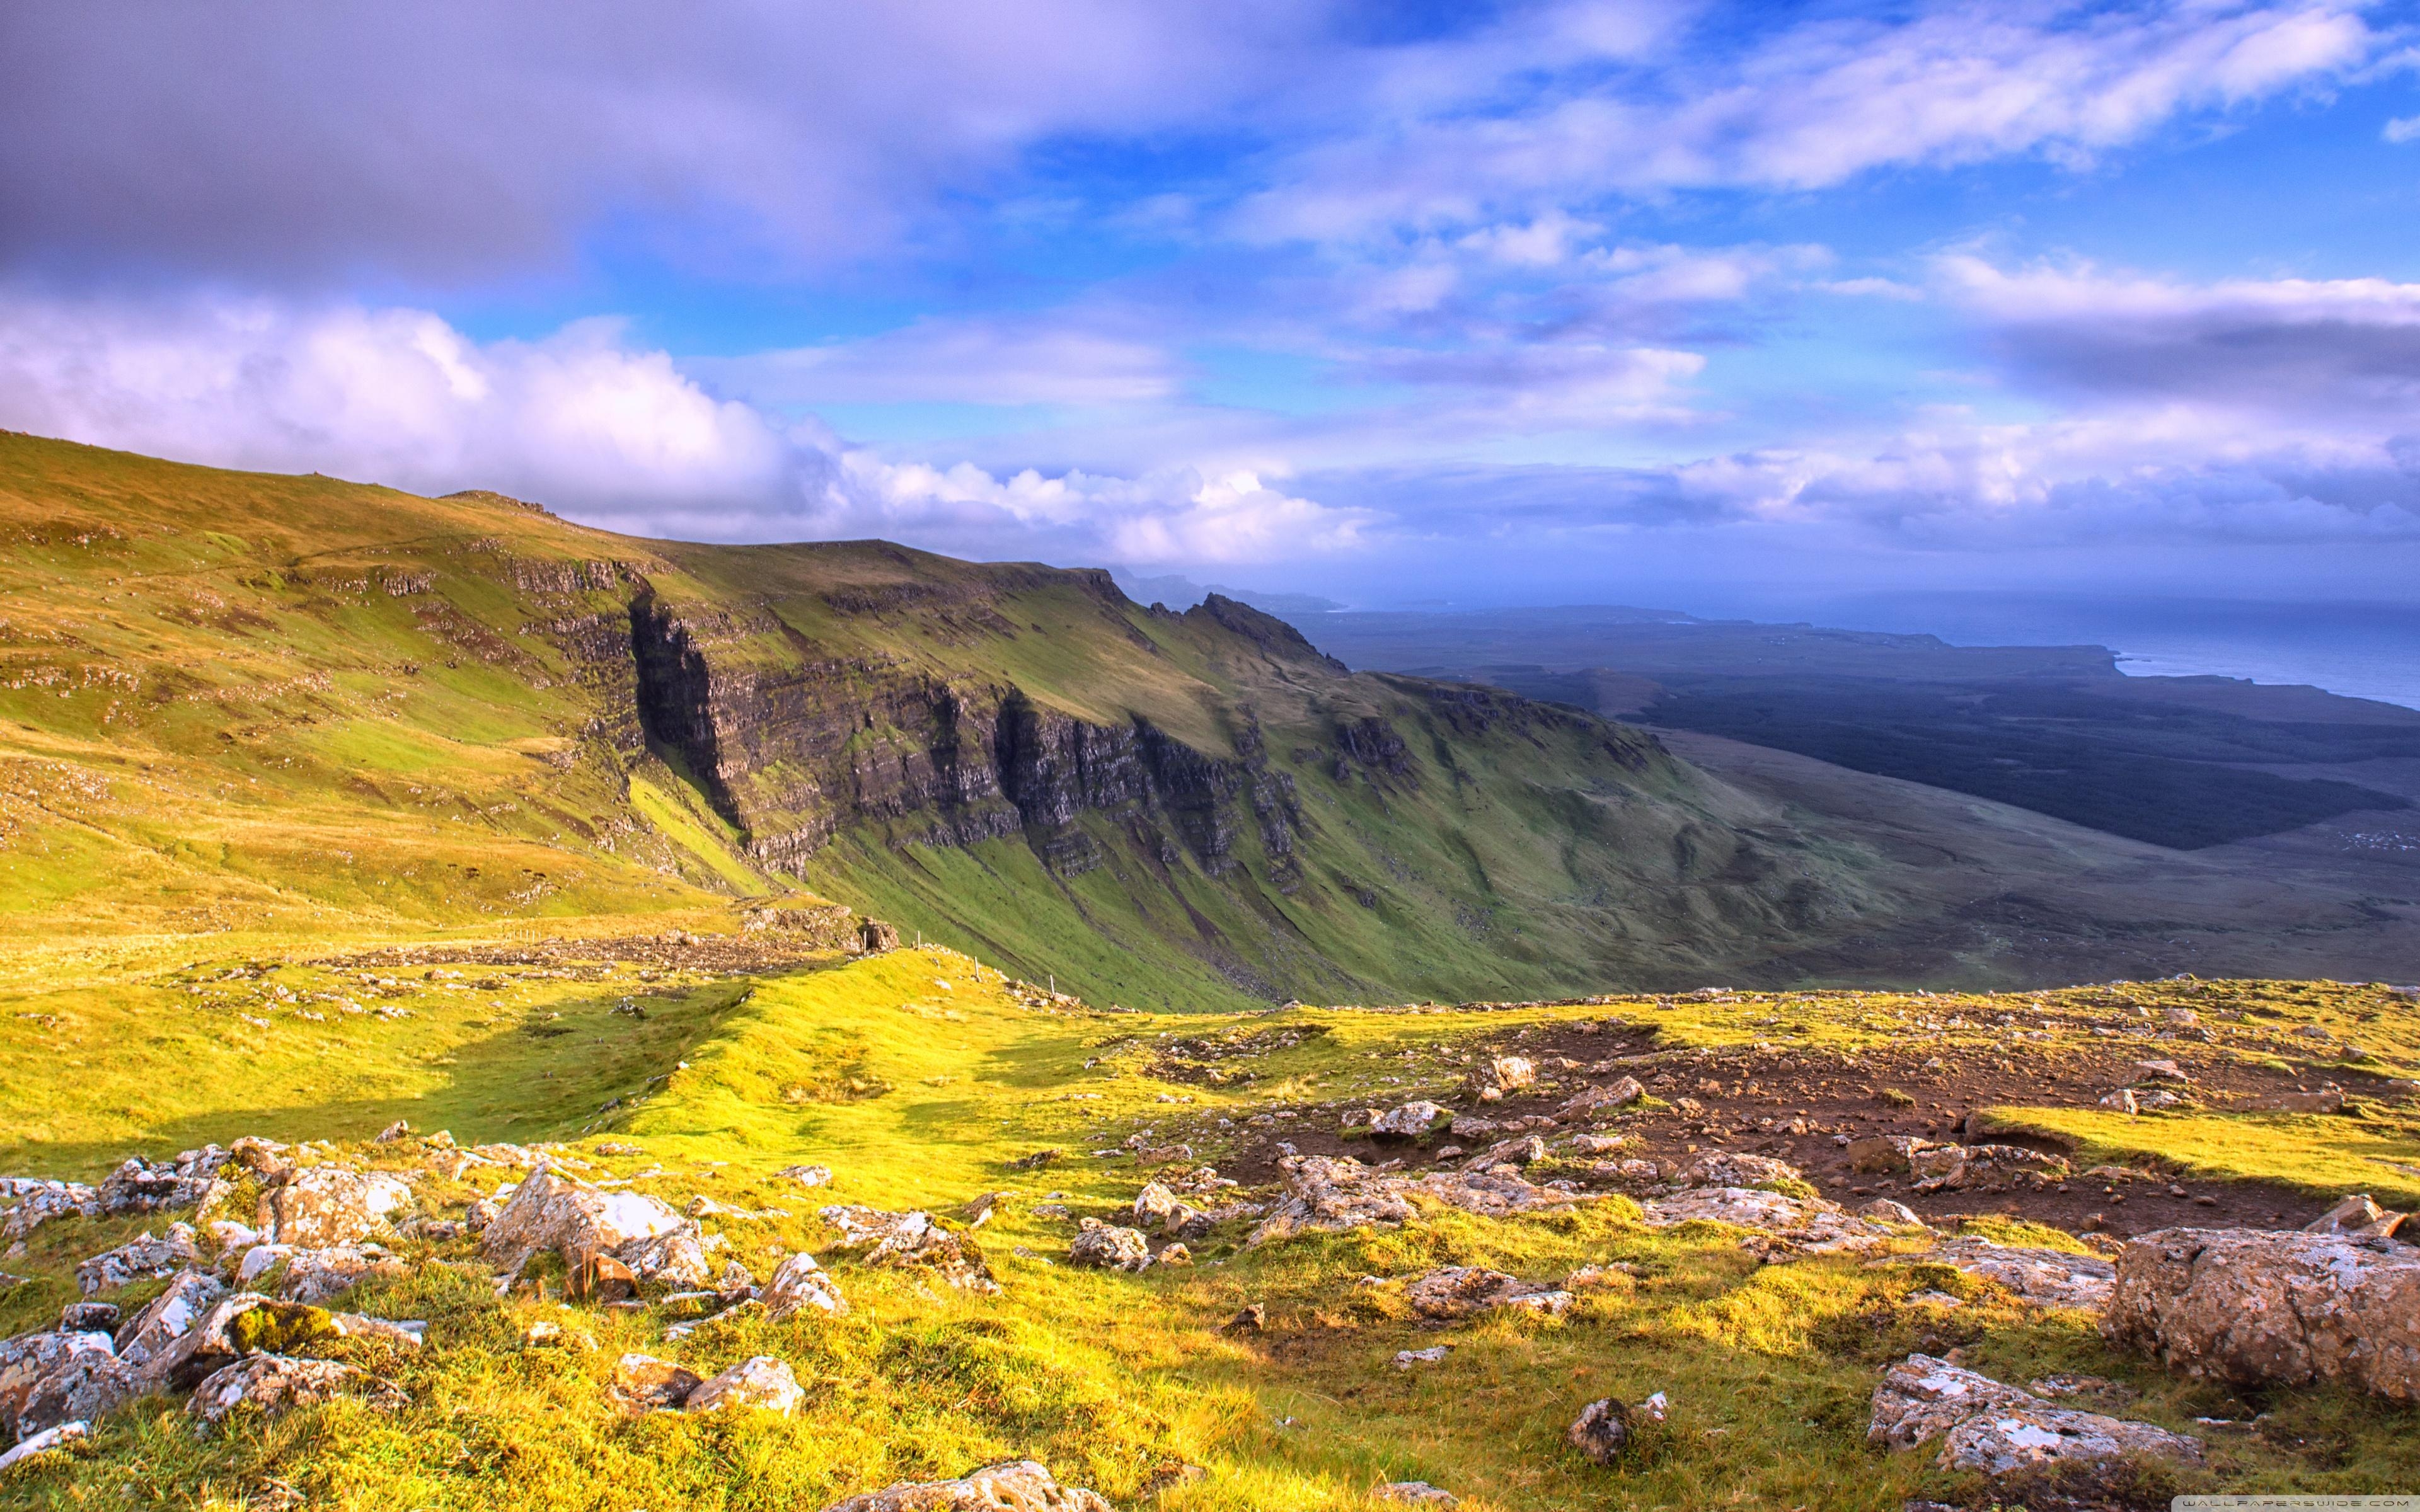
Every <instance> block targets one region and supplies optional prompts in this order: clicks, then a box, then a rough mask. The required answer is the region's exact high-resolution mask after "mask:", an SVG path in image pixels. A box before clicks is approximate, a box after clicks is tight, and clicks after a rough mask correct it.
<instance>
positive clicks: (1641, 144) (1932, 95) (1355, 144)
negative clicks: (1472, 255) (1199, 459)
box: [1236, 0, 2379, 241]
mask: <svg viewBox="0 0 2420 1512" xmlns="http://www.w3.org/2000/svg"><path fill="white" fill-rule="evenodd" d="M1525 24H1526V23H1525ZM2378 40H2379V39H2378V37H2377V35H2376V34H2374V33H2373V32H2371V31H2370V29H2369V28H2368V27H2367V26H2366V24H2365V23H2363V21H2362V20H2361V18H2360V15H2359V14H2358V10H2357V8H2355V7H2353V6H2350V5H2347V4H2340V3H2332V0H2317V3H2287V4H2280V5H2264V4H2240V3H2236V4H2230V3H2225V0H2171V3H2151V4H2141V5H2133V6H2121V7H2114V8H2102V7H2087V6H2081V5H2073V4H2056V3H2046V0H2032V3H2023V0H2020V3H2009V0H1996V3H1992V4H1952V5H1942V6H1934V7H1931V8H1926V9H1923V10H1920V11H1918V12H1916V13H1915V14H1914V15H1912V16H1910V17H1908V18H1906V19H1903V20H1893V21H1888V22H1872V21H1865V20H1836V19H1824V20H1819V21H1813V22H1807V23H1798V24H1795V25H1791V26H1788V27H1786V28H1785V29H1782V30H1780V31H1778V32H1776V33H1772V34H1769V35H1766V36H1763V37H1761V38H1757V39H1752V40H1750V41H1749V42H1748V43H1747V45H1745V46H1744V47H1740V46H1733V45H1730V41H1729V39H1726V40H1725V42H1724V43H1723V44H1720V45H1714V46H1711V47H1709V48H1708V49H1707V50H1706V51H1705V52H1704V54H1702V55H1698V54H1690V53H1688V52H1686V51H1685V50H1683V49H1682V48H1681V47H1680V46H1679V45H1678V44H1677V43H1675V44H1673V45H1670V46H1668V47H1666V48H1665V49H1664V51H1662V52H1661V53H1659V54H1655V55H1653V56H1652V58H1641V59H1637V60H1634V64H1633V66H1630V67H1626V68H1614V69H1610V70H1608V69H1606V67H1604V66H1602V65H1600V64H1597V63H1596V62H1595V60H1593V59H1590V58H1582V57H1578V56H1575V55H1572V54H1554V53H1551V52H1547V53H1530V54H1526V55H1524V54H1512V55H1504V54H1497V53H1496V52H1495V51H1494V49H1493V47H1492V45H1491V42H1490V41H1489V40H1486V39H1482V40H1481V42H1479V43H1475V44H1472V45H1471V46H1470V47H1469V48H1468V49H1467V50H1466V53H1465V54H1464V56H1463V64H1464V67H1463V69H1462V70H1461V72H1460V73H1459V74H1458V75H1457V77H1458V79H1459V83H1460V88H1459V89H1458V90H1453V91H1446V90H1442V89H1433V90H1430V91H1428V92H1425V93H1423V94H1420V95H1419V96H1418V97H1417V99H1416V101H1415V102H1414V104H1413V105H1412V106H1410V107H1408V108H1406V109H1404V111H1403V112H1402V113H1400V114H1398V115H1395V116H1391V117H1386V118H1381V119H1378V120H1376V121H1373V122H1371V123H1368V124H1367V125H1366V126H1365V127H1364V128H1363V129H1361V130H1359V131H1354V132H1351V133H1349V134H1342V135H1339V136H1337V137H1336V138H1334V139H1332V140H1330V141H1327V142H1326V143H1324V144H1321V145H1318V146H1315V147H1311V148H1309V149H1308V150H1306V151H1304V152H1302V153H1301V154H1299V155H1298V156H1297V157H1296V159H1295V161H1294V162H1292V163H1290V164H1288V165H1287V166H1286V167H1285V168H1284V169H1282V170H1281V171H1280V173H1278V174H1277V175H1275V176H1274V179H1273V182H1272V183H1271V185H1270V187H1268V188H1267V189H1266V190H1265V191H1264V192H1263V193H1260V194H1258V195H1256V196H1254V197H1253V198H1252V199H1250V200H1249V201H1248V202H1247V203H1246V204H1245V205H1244V206H1243V207H1242V208H1241V210H1240V212H1239V214H1238V216H1237V218H1236V227H1237V229H1238V230H1240V231H1241V232H1243V233H1244V234H1246V235H1248V236H1251V237H1257V238H1262V239H1276V240H1286V239H1305V240H1311V241H1340V240H1342V241H1350V240H1356V239H1365V238H1370V237H1385V236H1387V235H1390V234H1394V233H1396V232H1399V231H1400V230H1402V229H1403V228H1406V227H1410V228H1442V227H1452V226H1464V225H1469V224H1485V223H1488V222H1502V221H1512V222H1524V221H1529V220H1531V219H1532V218H1536V217H1544V216H1547V215H1549V214H1554V213H1562V214H1578V213H1584V209H1585V207H1588V206H1590V205H1592V204H1595V203H1597V202H1599V201H1601V200H1603V199H1604V198H1605V197H1606V196H1607V195H1609V194H1613V193H1654V192H1658V191H1662V190H1668V189H1672V188H1691V187H1709V186H1724V185H1743V186H1751V187H1760V188H1768V189H1781V190H1805V189H1817V188H1823V187H1826V186H1829V185H1834V184H1838V183H1840V182H1842V181H1844V180H1847V179H1849V178H1852V177H1855V176H1857V175H1859V174H1862V173H1865V172H1868V171H1869V170H1873V169H1876V168H1881V167H1885V166H1889V165H1895V164H1911V165H1947V164H1957V163H1966V162H1978V161H1983V160H1986V159H1992V158H2001V157H2009V156H2017V155H2026V154H2033V155H2040V156H2043V157H2048V158H2051V159H2054V160H2057V161H2061V162H2084V161H2086V160H2088V159H2089V158H2091V157H2092V156H2093V155H2095V154H2097V153H2099V152H2102V151H2103V150H2106V149H2108V148H2111V147H2118V146H2122V145H2124V144H2127V143H2131V142H2134V141H2137V140H2139V139H2141V138H2142V137H2144V136H2145V135H2146V134H2148V133H2149V132H2150V131H2153V130H2154V129H2156V128H2157V127H2159V126H2161V125H2162V124H2164V122H2167V121H2169V120H2172V119H2174V118H2176V117H2178V116H2180V115H2183V114H2186V113H2190V112H2199V111H2212V110H2220V111H2223V110H2226V109H2229V108H2232V107H2235V106H2238V105H2242V104H2243V103H2246V102H2249V101H2253V100H2261V99H2264V98H2267V97H2269V96H2272V95H2274V94H2277V93H2279V92H2282V91H2285V90H2288V89H2292V88H2296V87H2300V86H2303V85H2311V84H2319V83H2324V82H2326V81H2328V80H2330V79H2332V78H2334V77H2335V76H2337V75H2339V74H2341V73H2344V72H2347V71H2349V70H2350V69H2353V68H2355V67H2357V66H2358V65H2360V64H2362V63H2363V62H2364V61H2366V59H2367V58H2368V57H2369V56H2370V54H2372V53H2373V52H2374V51H2375V49H2376V46H2377V43H2378ZM1491 60H1493V61H1494V62H1495V64H1496V65H1497V68H1496V71H1489V70H1488V69H1487V68H1486V67H1485V65H1487V64H1489V63H1490V61H1491ZM1438 71H1442V70H1438ZM1541 79H1543V80H1544V82H1543V83H1541V82H1539V81H1540V80H1541ZM1507 101H1510V103H1508V102H1507Z"/></svg>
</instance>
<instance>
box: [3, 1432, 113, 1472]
mask: <svg viewBox="0 0 2420 1512" xmlns="http://www.w3.org/2000/svg"><path fill="white" fill-rule="evenodd" d="M91 1436H92V1425H91V1424H89V1423H62V1424H60V1425H59V1426H58V1427H54V1428H44V1429H43V1430H42V1431H41V1432H39V1433H37V1434H35V1435H33V1436H32V1437H31V1438H28V1439H24V1440H22V1441H20V1442H19V1443H18V1444H17V1446H16V1447H15V1448H13V1449H10V1450H9V1451H8V1452H7V1453H6V1454H0V1472H5V1471H8V1470H13V1469H15V1468H16V1467H17V1466H19V1465H21V1464H23V1463H24V1462H25V1461H26V1460H28V1459H31V1458H34V1457H35V1456H36V1455H44V1454H49V1453H50V1452H51V1451H52V1450H54V1449H63V1448H65V1447H67V1446H68V1445H69V1444H70V1443H74V1442H75V1441H76V1440H78V1439H84V1438H89V1437H91Z"/></svg>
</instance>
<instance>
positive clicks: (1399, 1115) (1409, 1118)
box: [1370, 1102, 1453, 1139]
mask: <svg viewBox="0 0 2420 1512" xmlns="http://www.w3.org/2000/svg"><path fill="white" fill-rule="evenodd" d="M1452 1121H1453V1114H1452V1113H1451V1112H1450V1111H1449V1110H1448V1109H1445V1108H1442V1107H1439V1106H1438V1105H1437V1104H1435V1103H1428V1102H1420V1103H1404V1105H1403V1106H1402V1107H1399V1108H1389V1109H1388V1110H1387V1111H1386V1112H1384V1113H1381V1114H1379V1115H1378V1116H1377V1117H1376V1118H1375V1119H1371V1120H1370V1133H1371V1134H1373V1135H1374V1136H1375V1137H1377V1138H1380V1139H1426V1138H1427V1137H1428V1136H1429V1135H1431V1134H1437V1133H1440V1132H1442V1131H1443V1130H1444V1129H1445V1128H1446V1126H1447V1125H1449V1124H1450V1123H1451V1122H1452Z"/></svg>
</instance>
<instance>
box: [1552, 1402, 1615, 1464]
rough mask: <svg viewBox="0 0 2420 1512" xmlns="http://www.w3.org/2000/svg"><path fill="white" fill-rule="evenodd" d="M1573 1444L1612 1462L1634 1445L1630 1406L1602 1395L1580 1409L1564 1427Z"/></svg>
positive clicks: (1592, 1456)
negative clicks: (1631, 1436) (1631, 1433)
mask: <svg viewBox="0 0 2420 1512" xmlns="http://www.w3.org/2000/svg"><path fill="white" fill-rule="evenodd" d="M1563 1438H1564V1440H1565V1442H1567V1443H1570V1444H1571V1446H1572V1447H1573V1448H1575V1449H1577V1450H1578V1451H1579V1452H1580V1453H1582V1454H1584V1455H1586V1456H1588V1457H1589V1458H1590V1459H1591V1460H1593V1461H1595V1462H1596V1463H1597V1464H1600V1465H1610V1464H1612V1463H1613V1462H1614V1461H1615V1460H1616V1459H1619V1458H1621V1451H1622V1450H1624V1449H1625V1448H1628V1447H1629V1445H1630V1409H1629V1408H1627V1407H1625V1406H1623V1405H1622V1404H1621V1403H1620V1402H1618V1401H1615V1400H1614V1399H1613V1398H1612V1397H1610V1396H1600V1397H1598V1398H1597V1399H1596V1400H1595V1401H1592V1402H1590V1403H1589V1404H1588V1405H1587V1406H1586V1407H1583V1408H1581V1409H1580V1415H1579V1416H1578V1417H1577V1418H1575V1419H1574V1420H1573V1422H1572V1426H1571V1427H1568V1428H1565V1429H1564V1430H1563Z"/></svg>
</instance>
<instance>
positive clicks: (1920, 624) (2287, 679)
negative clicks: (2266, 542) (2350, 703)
mask: <svg viewBox="0 0 2420 1512" xmlns="http://www.w3.org/2000/svg"><path fill="white" fill-rule="evenodd" d="M1757 617H1758V618H1765V617H1767V616H1766V615H1764V614H1759V615H1758V616H1757ZM1790 617H1791V618H1792V619H1807V620H1812V621H1813V622H1815V623H1816V624H1819V625H1835V626H1838V627H1839V628H1841V629H1847V630H1889V631H1894V632H1898V633H1900V634H1911V635H1912V634H1924V633H1930V634H1932V635H1937V636H1939V637H1940V638H1941V639H1943V640H1947V641H1948V642H1950V643H1951V644H1952V645H1961V646H2011V645H2102V646H2107V647H2108V648H2110V649H2111V650H2112V651H2115V652H2117V653H2118V671H2122V672H2126V673H2128V674H2130V675H2132V676H2136V677H2187V676H2196V675H2212V676H2219V677H2242V678H2248V679H2250V680H2251V681H2253V682H2256V683H2294V684H2308V685H2310V686H2312V687H2322V688H2325V689H2327V690H2328V691H2329V692H2331V693H2339V694H2342V695H2344V696H2345V697H2347V698H2362V699H2376V700H2378V701H2380V702H2385V703H2399V704H2402V705H2404V706H2405V707H2407V708H2414V709H2420V605H2414V604H2383V603H2288V602H2282V601H2275V600H2225V599H2192V598H2146V599H2140V600H2116V601H2113V600H2107V599H2099V598H2081V597H2053V596H2047V595H2036V594H1929V593H1928V594H1889V595H1882V594H1871V595H1867V594H1860V595H1857V596H1854V597H1843V598H1838V599H1833V600H1829V601H1826V602H1823V603H1820V604H1807V605H1801V606H1793V607H1792V613H1791V615H1790Z"/></svg>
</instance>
